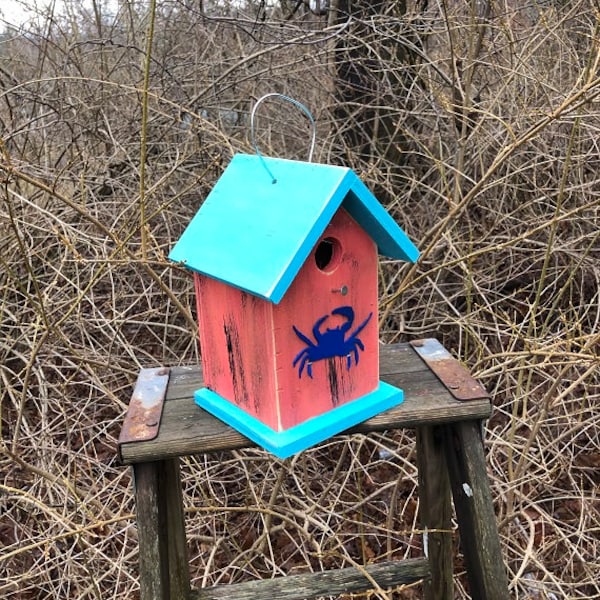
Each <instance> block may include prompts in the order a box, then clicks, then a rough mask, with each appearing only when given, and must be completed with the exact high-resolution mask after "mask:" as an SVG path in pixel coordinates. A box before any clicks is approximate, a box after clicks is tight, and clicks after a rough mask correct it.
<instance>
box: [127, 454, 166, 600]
mask: <svg viewBox="0 0 600 600" xmlns="http://www.w3.org/2000/svg"><path fill="white" fill-rule="evenodd" d="M133 472H134V481H135V504H136V511H137V522H138V537H139V546H140V550H139V564H140V596H141V597H142V598H144V599H152V600H169V598H170V596H169V573H168V569H169V563H168V559H167V554H168V549H167V544H166V536H165V526H166V523H165V515H164V512H162V511H161V504H162V503H161V502H160V492H159V484H158V482H159V463H143V464H136V465H134V466H133Z"/></svg>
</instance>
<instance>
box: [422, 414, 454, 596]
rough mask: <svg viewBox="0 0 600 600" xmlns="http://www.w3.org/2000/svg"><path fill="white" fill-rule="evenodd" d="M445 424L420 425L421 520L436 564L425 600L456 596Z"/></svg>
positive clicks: (430, 552)
mask: <svg viewBox="0 0 600 600" xmlns="http://www.w3.org/2000/svg"><path fill="white" fill-rule="evenodd" d="M443 427H444V426H437V427H430V426H422V427H417V467H418V474H419V521H420V524H421V528H422V529H424V530H426V531H427V537H426V540H427V541H426V542H425V541H424V543H427V547H426V551H427V556H428V557H429V560H430V561H431V564H432V565H435V568H434V569H432V570H431V577H430V578H429V579H428V580H427V581H425V583H424V586H423V591H424V599H425V600H448V599H450V598H454V590H453V583H454V582H453V579H452V576H453V564H452V502H451V496H450V481H449V479H448V470H447V468H446V457H445V452H446V449H445V447H444V435H443V431H442V428H443Z"/></svg>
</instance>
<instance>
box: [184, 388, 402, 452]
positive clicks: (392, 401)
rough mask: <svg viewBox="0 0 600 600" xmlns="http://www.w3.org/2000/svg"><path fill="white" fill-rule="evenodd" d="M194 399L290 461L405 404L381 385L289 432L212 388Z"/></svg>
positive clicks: (396, 392)
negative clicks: (272, 427) (337, 435)
mask: <svg viewBox="0 0 600 600" xmlns="http://www.w3.org/2000/svg"><path fill="white" fill-rule="evenodd" d="M194 399H195V402H196V404H198V406H200V407H201V408H203V409H205V410H206V411H208V412H209V413H211V414H212V415H214V416H215V417H217V418H219V419H221V420H222V421H224V422H225V423H227V424H228V425H230V426H231V427H233V428H234V429H237V430H238V431H239V432H240V433H242V434H243V435H245V436H246V437H247V438H249V439H250V440H252V441H253V442H255V443H256V444H258V445H259V446H262V447H263V448H265V449H266V450H268V451H269V452H271V453H272V454H274V455H275V456H277V457H279V458H287V457H288V456H291V455H292V454H296V453H297V452H301V451H302V450H306V449H307V448H310V447H311V446H314V445H315V444H318V443H320V442H322V441H324V440H326V439H328V438H330V437H332V436H334V435H336V434H338V433H341V432H342V431H345V430H346V429H349V428H350V427H354V426H355V425H358V424H359V423H361V422H362V421H365V420H366V419H370V418H371V417H374V416H375V415H377V414H379V413H382V412H384V411H386V410H389V409H390V408H393V407H394V406H398V405H399V404H401V403H402V402H403V400H404V392H403V391H402V390H400V389H398V388H396V387H394V386H392V385H389V384H388V383H385V382H383V381H380V382H379V387H378V388H377V389H376V390H375V391H373V392H371V393H370V394H366V395H365V396H362V397H361V398H358V399H356V400H353V401H352V402H348V403H347V404H343V405H342V406H338V407H337V408H334V409H333V410H330V411H328V412H326V413H324V414H322V415H319V416H318V417H313V418H312V419H309V420H308V421H305V422H304V423H300V425H296V426H295V427H291V428H290V429H286V430H285V431H275V430H273V429H271V428H270V427H268V426H267V425H265V424H264V423H262V422H261V421H259V420H258V419H256V418H255V417H253V416H251V415H249V414H248V413H246V412H245V411H243V410H242V409H241V408H239V407H238V406H236V405H235V404H232V403H231V402H229V401H228V400H225V399H224V398H223V397H222V396H220V395H219V394H216V393H215V392H213V391H211V390H209V389H208V388H202V389H200V390H197V391H196V392H194Z"/></svg>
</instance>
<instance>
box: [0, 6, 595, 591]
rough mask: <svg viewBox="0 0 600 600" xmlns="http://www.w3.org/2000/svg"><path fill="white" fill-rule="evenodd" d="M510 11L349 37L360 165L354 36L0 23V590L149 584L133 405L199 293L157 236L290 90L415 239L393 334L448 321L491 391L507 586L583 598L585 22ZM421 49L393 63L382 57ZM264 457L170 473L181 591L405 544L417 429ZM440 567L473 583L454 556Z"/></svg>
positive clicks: (281, 111)
mask: <svg viewBox="0 0 600 600" xmlns="http://www.w3.org/2000/svg"><path fill="white" fill-rule="evenodd" d="M518 4H519V6H518V7H517V8H515V7H513V6H512V4H511V3H510V2H508V1H495V2H489V3H485V2H484V3H477V2H467V1H464V2H462V1H460V2H459V1H456V2H450V3H448V2H436V1H434V2H431V1H430V2H429V8H428V9H427V11H426V12H425V13H424V14H419V15H417V14H414V15H408V16H407V17H406V18H405V19H403V20H399V19H398V18H396V17H394V15H387V16H386V17H384V18H380V19H374V20H372V21H369V23H368V25H369V27H370V28H371V34H369V35H365V34H364V31H365V29H364V28H363V29H361V32H362V33H361V37H360V39H358V38H357V39H356V40H355V42H356V44H357V45H359V46H362V47H367V48H368V51H369V53H370V54H369V56H370V60H371V61H374V62H371V63H369V64H370V67H371V69H372V71H373V73H374V74H375V78H376V79H377V81H378V82H379V83H378V85H379V86H380V88H378V89H380V91H381V103H380V105H379V106H378V107H377V110H378V111H379V112H378V113H377V114H376V117H375V118H376V119H377V122H387V123H389V122H392V123H394V127H395V128H396V135H397V138H395V139H400V140H402V144H403V145H402V148H399V147H398V145H397V143H396V142H394V141H392V143H390V140H389V139H388V138H387V137H386V136H385V135H383V134H382V133H380V134H379V136H376V135H375V134H373V140H372V141H373V143H372V144H371V146H370V153H369V155H368V156H365V155H364V154H361V153H358V152H355V151H354V149H353V148H348V147H346V146H345V145H344V140H345V139H346V138H344V131H345V130H346V129H350V130H351V129H352V128H358V129H360V128H361V127H367V125H368V124H367V123H366V121H365V119H366V118H367V116H366V114H367V113H365V111H364V107H361V106H360V105H357V106H353V107H352V111H354V112H353V114H354V115H355V117H356V119H358V120H357V121H352V120H348V121H347V122H343V123H341V122H337V123H336V122H334V121H333V118H332V115H333V114H334V112H335V110H334V109H335V108H336V100H335V97H334V95H333V93H332V90H333V89H334V78H333V73H334V70H333V68H332V64H333V63H332V56H333V55H332V52H333V51H334V50H335V47H334V45H333V42H334V41H335V40H336V39H339V36H340V35H343V34H344V33H343V32H346V34H348V35H352V34H353V32H354V31H355V30H354V29H352V27H351V26H350V25H349V24H342V25H336V24H333V23H332V24H331V25H330V26H329V27H328V26H327V25H326V23H324V22H323V21H322V20H318V19H317V18H315V17H310V16H308V15H305V16H303V17H302V18H296V19H293V20H290V21H285V22H282V21H281V20H280V18H279V16H278V13H274V14H273V15H271V16H268V17H267V18H266V19H265V20H264V21H263V20H262V19H261V18H257V17H256V13H255V12H253V11H252V10H250V9H249V10H248V11H246V12H244V13H236V11H235V10H234V9H231V11H230V13H229V14H227V15H225V16H223V17H221V18H210V19H209V18H205V17H203V16H202V15H201V14H200V13H198V12H197V11H196V10H195V9H194V8H192V7H191V6H188V7H187V8H186V6H187V5H186V4H184V3H179V2H173V3H168V2H161V3H159V10H158V13H157V15H156V28H155V31H154V39H153V46H152V58H151V60H150V61H149V62H148V61H145V60H144V55H145V46H146V42H147V39H148V38H147V32H148V24H149V21H148V18H147V17H148V15H147V14H145V13H144V14H142V13H140V12H139V11H135V10H133V8H131V6H130V4H129V3H124V4H123V5H122V8H121V10H120V12H119V13H118V14H117V15H114V16H107V15H105V18H104V19H97V18H96V17H95V16H94V15H92V14H90V15H87V17H86V16H85V15H83V13H79V14H75V13H74V12H72V13H71V14H69V15H67V16H66V17H64V18H60V19H59V18H53V19H51V18H49V17H48V18H46V19H42V20H41V21H40V24H39V28H36V29H34V30H32V31H30V32H29V33H27V34H26V35H23V34H18V33H14V32H13V33H9V34H5V35H4V36H3V38H2V40H1V42H0V59H1V62H0V127H1V131H2V138H1V146H0V172H1V178H2V179H1V181H0V186H1V192H0V265H1V267H0V309H1V310H0V315H1V320H0V411H1V414H0V419H1V420H0V427H1V436H0V438H1V446H0V543H1V544H2V550H1V551H0V596H2V597H3V598H7V599H8V598H10V599H14V600H17V599H23V600H25V599H29V598H81V599H87V598H94V599H99V598H103V599H106V598H136V597H137V594H138V591H137V590H138V584H137V580H136V569H137V540H136V528H135V524H134V518H133V511H134V506H133V501H132V493H131V481H130V476H129V472H128V471H127V470H125V469H123V468H121V467H119V466H118V465H117V463H116V456H115V446H116V439H117V437H118V432H119V427H120V423H121V420H122V417H123V414H124V411H125V409H126V404H127V401H128V398H129V395H130V393H131V386H132V383H133V381H134V380H135V377H136V374H137V371H138V369H139V368H140V366H156V365H158V364H166V365H175V364H186V363H187V364H189V363H193V362H195V361H197V360H198V350H197V344H196V339H195V331H194V321H193V313H192V310H191V305H192V290H191V285H190V281H189V278H188V277H187V275H186V274H185V273H183V272H181V271H180V270H179V269H177V268H174V267H173V266H172V265H170V264H169V263H168V262H167V260H166V254H167V252H168V250H169V249H170V247H171V246H172V244H173V242H174V240H175V239H176V238H177V236H178V235H179V233H180V232H181V231H182V229H183V227H184V226H185V224H186V223H187V221H188V220H189V218H190V216H191V215H192V214H193V213H194V212H195V210H196V209H197V207H198V205H199V203H200V202H201V200H202V198H203V197H204V196H205V194H206V192H207V190H209V189H210V187H211V185H212V184H213V183H214V181H215V179H216V178H217V177H218V175H219V174H220V172H221V171H222V168H223V166H224V165H225V164H226V163H227V161H228V160H229V159H230V157H231V155H232V153H233V152H235V151H247V152H249V151H252V149H251V147H250V145H249V143H248V140H247V133H248V114H249V109H250V106H251V103H252V99H253V98H254V99H255V98H257V97H258V96H260V95H262V94H263V93H266V92H270V91H281V92H285V93H287V94H289V95H292V96H294V97H296V98H298V99H299V100H301V101H302V102H304V103H306V104H307V105H308V106H309V107H310V108H311V109H312V111H313V113H314V114H315V116H316V117H317V122H318V147H317V153H318V156H317V160H319V161H321V162H329V161H331V162H340V161H342V160H343V161H344V162H347V163H349V164H350V165H351V166H353V167H354V168H355V169H356V170H357V171H358V172H359V173H360V174H361V175H362V176H363V178H364V179H365V180H366V181H369V182H373V187H374V188H375V189H376V190H377V193H378V195H379V196H380V197H381V198H382V199H383V200H384V201H385V202H386V204H387V205H388V207H389V209H390V210H391V211H392V212H393V213H394V214H395V216H396V217H397V219H398V221H399V222H400V223H401V224H402V225H403V227H404V228H405V229H406V230H407V231H408V232H409V233H410V235H411V237H412V238H413V239H414V240H415V241H416V242H417V243H418V245H419V247H420V248H421V250H422V252H423V258H422V259H421V260H420V262H419V263H418V264H417V265H416V266H415V267H414V268H410V267H408V266H406V265H402V264H397V263H393V262H384V264H383V265H382V268H381V331H382V338H383V341H385V342H394V341H401V340H406V339H412V338H415V337H422V336H425V335H435V336H437V337H439V338H441V339H442V340H443V341H444V343H445V344H446V346H447V347H449V348H451V349H452V350H453V352H454V353H455V355H456V356H458V357H459V358H460V359H461V360H463V361H464V362H465V363H466V364H468V365H469V367H470V368H471V369H472V370H473V372H474V373H476V374H477V375H478V376H479V377H480V378H481V380H482V381H483V382H484V384H485V385H486V386H487V388H488V389H489V390H490V391H491V392H492V393H493V395H494V402H495V406H496V410H495V413H494V416H493V417H492V419H491V420H490V421H489V423H488V424H487V452H488V457H489V467H490V476H491V480H492V485H493V494H494V501H495V504H496V508H497V512H498V518H499V523H500V534H501V538H502V544H503V551H504V555H505V558H506V562H507V566H508V569H509V579H510V582H511V591H512V594H513V596H514V597H515V598H519V599H545V598H547V599H555V598H573V599H575V598H586V599H591V598H600V583H599V579H598V572H600V563H599V558H598V557H599V556H600V497H599V493H598V489H599V483H600V439H599V437H600V436H599V430H600V411H598V403H599V401H600V375H599V372H600V369H599V357H598V348H599V347H600V327H599V322H600V306H599V305H600V292H599V289H600V286H599V279H600V270H599V267H598V264H599V258H600V240H599V236H600V233H599V232H600V176H599V175H598V174H599V173H600V154H599V148H598V142H597V140H598V130H599V128H600V100H599V93H600V79H598V73H599V72H600V71H599V67H600V50H599V48H600V46H599V43H600V35H599V27H600V21H599V19H600V13H599V7H598V6H597V4H596V3H595V2H592V1H583V0H581V1H575V2H570V3H559V2H553V3H545V4H543V3H535V2H531V3H518ZM486 6H487V7H488V9H489V10H487V11H486V10H483V12H481V10H480V9H481V8H482V7H483V8H485V7H486ZM74 10H75V9H72V11H74ZM340 31H341V32H342V33H340ZM409 34H410V35H409ZM336 36H337V37H336ZM415 36H416V37H415ZM419 38H420V39H421V42H422V46H421V47H419V48H418V53H419V57H420V58H419V60H418V61H416V62H417V64H414V65H412V67H411V77H410V78H407V77H406V75H407V72H406V71H407V67H406V66H405V65H403V64H402V63H400V62H398V61H394V60H387V59H384V56H385V55H386V53H385V52H384V51H383V50H382V48H384V49H385V48H388V47H389V46H388V45H389V44H390V43H391V42H392V41H394V40H404V42H405V43H406V44H409V43H410V44H414V41H411V40H415V39H419ZM146 65H148V66H149V71H148V78H147V79H145V77H144V69H145V66H146ZM373 65H375V67H373ZM145 81H147V87H146V88H145V85H144V82H145ZM401 81H405V82H406V81H410V82H412V83H411V84H410V86H408V87H406V89H401V88H399V87H398V82H401ZM407 85H408V84H407ZM145 89H146V91H147V93H145V92H144V90H145ZM144 104H145V106H146V107H145V108H143V107H144ZM405 107H406V108H405ZM143 114H145V115H146V117H147V118H144V119H142V115H143ZM142 123H144V127H141V124H142ZM259 129H260V139H259V144H260V146H261V148H263V149H264V150H265V151H266V152H272V153H275V154H278V155H284V156H286V157H291V158H304V157H305V155H306V154H305V153H306V148H307V144H308V132H307V128H306V124H305V122H304V120H303V119H302V117H301V116H300V115H296V114H295V113H294V112H291V111H290V110H288V108H287V107H286V106H285V105H282V106H279V105H276V104H272V105H271V104H269V105H268V106H266V107H265V110H264V111H263V110H262V109H261V113H260V117H259ZM400 150H402V152H401V153H400V152H399V151H400ZM144 156H145V161H143V160H142V161H141V157H144ZM398 156H401V160H402V164H399V162H398V160H396V159H397V157H398ZM392 157H395V158H392ZM142 164H143V165H144V166H143V167H142ZM262 457H263V455H262V454H261V453H260V452H259V451H253V452H246V453H231V454H226V455H222V456H214V457H213V456H211V457H194V458H191V459H190V460H189V461H187V462H186V464H185V465H184V481H185V488H186V495H185V501H186V512H187V517H188V532H189V538H190V551H191V557H192V567H191V568H192V576H193V578H194V581H195V583H196V584H197V585H199V584H213V583H217V582H227V581H233V580H236V581H237V580H242V579H244V578H249V577H256V576H269V575H272V574H281V573H291V572H296V571H302V570H309V569H321V568H327V567H331V566H335V565H340V564H352V563H353V561H361V562H362V561H374V560H379V559H388V558H390V557H391V556H394V557H404V556H412V555H413V554H415V553H418V552H419V551H420V544H421V541H420V534H419V530H418V523H417V521H416V516H415V515H416V510H417V500H416V493H415V486H416V472H415V466H414V464H415V461H414V443H413V440H412V437H411V433H410V432H404V433H402V432H400V433H395V434H393V435H391V434H390V435H382V436H379V437H376V438H372V439H366V438H364V437H360V436H357V437H352V438H348V439H346V440H337V441H332V442H329V443H327V444H324V445H323V446H322V447H320V448H319V449H316V450H311V451H309V452H306V453H304V454H302V455H300V456H298V457H295V458H293V459H291V460H289V461H286V462H283V463H281V462H278V461H273V460H270V461H269V460H267V461H265V460H258V459H259V458H262ZM457 564H458V566H459V568H458V570H457V575H456V584H457V585H456V597H457V598H466V597H468V595H467V591H466V590H465V586H466V584H465V578H464V574H463V573H462V572H461V570H460V565H461V559H460V549H459V548H458V547H457ZM372 597H381V598H398V599H399V598H417V597H420V590H419V588H418V587H415V588H409V589H403V590H395V591H391V592H387V593H384V592H377V593H375V594H373V595H372Z"/></svg>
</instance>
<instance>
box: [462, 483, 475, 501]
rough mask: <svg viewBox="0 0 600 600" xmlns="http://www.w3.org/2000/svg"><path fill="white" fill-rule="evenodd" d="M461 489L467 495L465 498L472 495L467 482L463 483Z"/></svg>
mask: <svg viewBox="0 0 600 600" xmlns="http://www.w3.org/2000/svg"><path fill="white" fill-rule="evenodd" d="M462 489H463V492H464V493H465V496H467V498H472V497H473V490H472V489H471V486H470V485H469V484H468V483H463V484H462Z"/></svg>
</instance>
